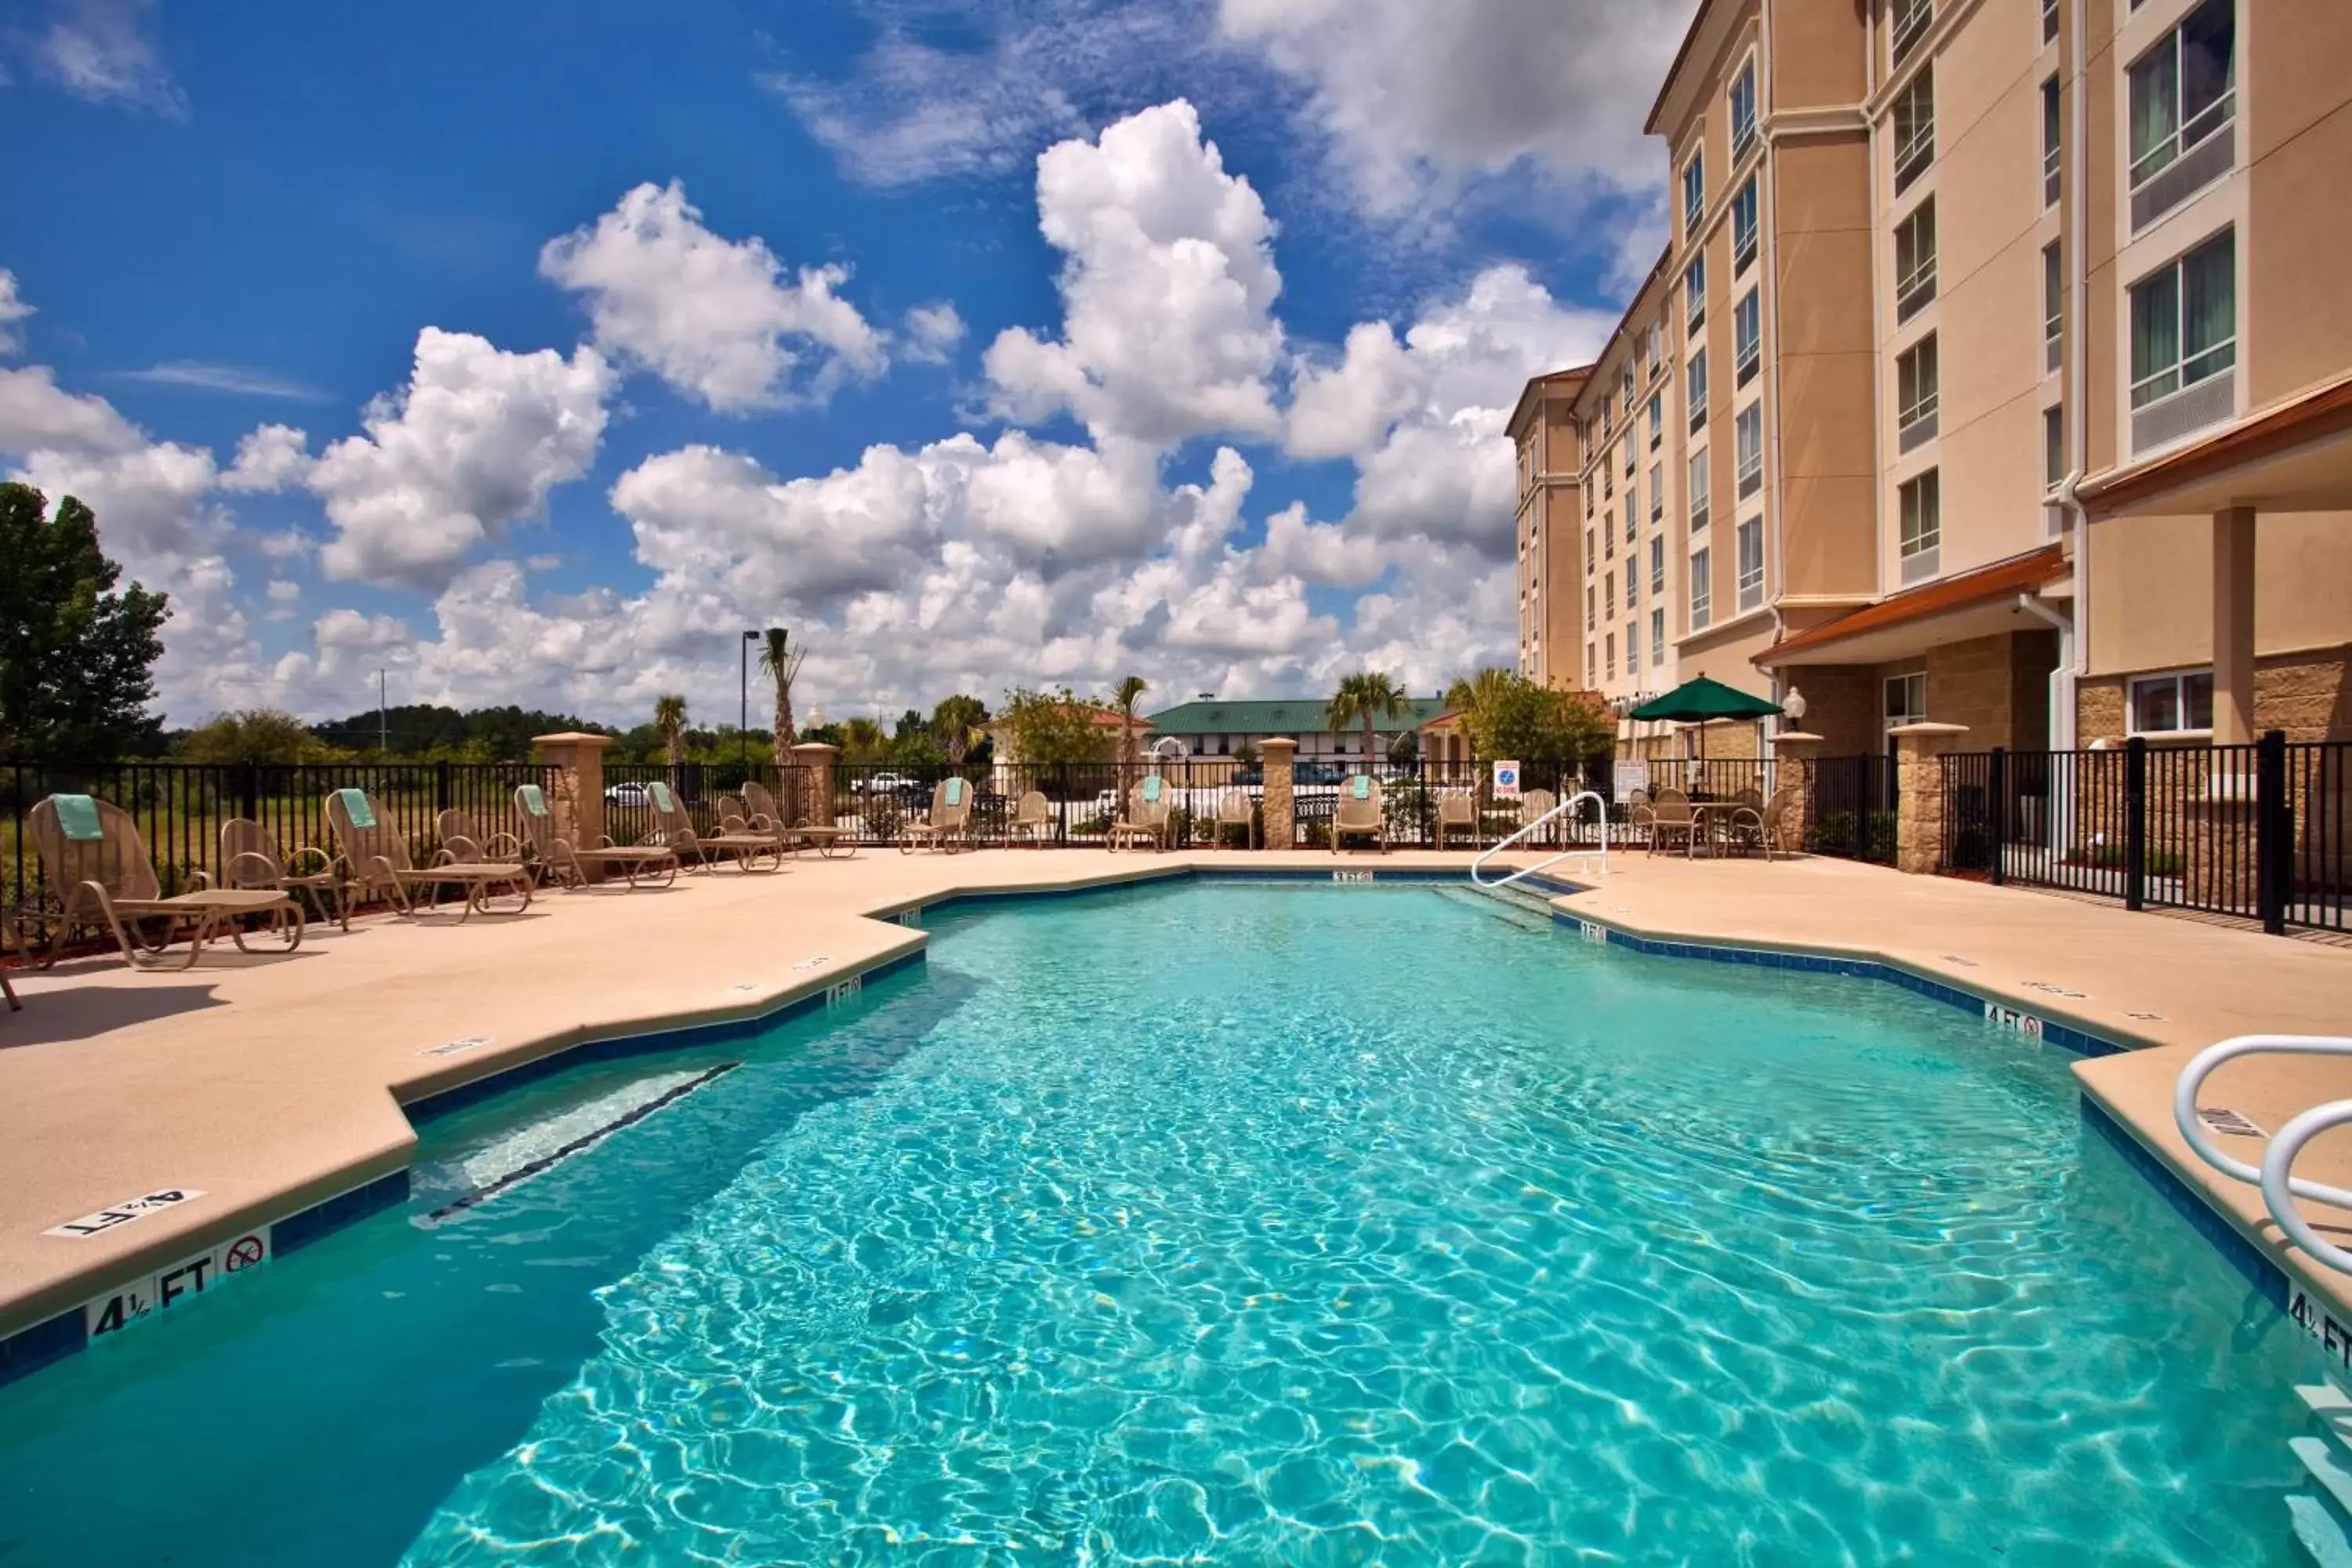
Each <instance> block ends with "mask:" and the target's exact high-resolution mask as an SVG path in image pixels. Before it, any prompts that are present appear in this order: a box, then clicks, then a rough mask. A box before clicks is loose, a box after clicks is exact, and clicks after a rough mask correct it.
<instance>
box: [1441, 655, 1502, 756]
mask: <svg viewBox="0 0 2352 1568" xmlns="http://www.w3.org/2000/svg"><path fill="white" fill-rule="evenodd" d="M1517 679H1519V677H1518V675H1517V672H1516V671H1513V670H1508V669H1482V670H1480V671H1479V672H1478V673H1477V674H1475V675H1474V676H1471V677H1470V678H1469V679H1466V680H1457V681H1455V682H1454V684H1453V685H1451V686H1449V687H1447V688H1446V689H1445V706H1446V707H1447V708H1449V709H1451V710H1454V712H1456V713H1459V714H1460V715H1461V716H1462V733H1463V734H1464V735H1465V737H1467V738H1468V740H1469V742H1470V753H1471V755H1473V756H1476V757H1486V756H1487V752H1486V747H1485V746H1484V745H1482V744H1481V743H1480V738H1479V715H1480V713H1481V712H1482V710H1483V711H1486V712H1499V711H1501V710H1502V706H1503V704H1504V703H1505V702H1506V701H1507V700H1508V699H1509V694H1510V691H1511V683H1512V682H1513V681H1515V680H1517ZM1496 754H1497V755H1500V754H1501V753H1496Z"/></svg>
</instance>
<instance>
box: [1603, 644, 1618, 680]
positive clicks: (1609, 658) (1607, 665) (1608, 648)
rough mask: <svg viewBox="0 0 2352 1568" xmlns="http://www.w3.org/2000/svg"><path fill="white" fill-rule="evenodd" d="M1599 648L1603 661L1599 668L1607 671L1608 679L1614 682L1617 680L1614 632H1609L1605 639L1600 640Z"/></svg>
mask: <svg viewBox="0 0 2352 1568" xmlns="http://www.w3.org/2000/svg"><path fill="white" fill-rule="evenodd" d="M1601 647H1602V649H1603V654H1602V657H1603V659H1604V660H1605V662H1604V663H1603V664H1602V666H1601V668H1603V669H1604V670H1606V671H1607V673H1608V676H1609V679H1612V680H1614V679H1617V634H1616V633H1615V632H1611V633H1610V634H1609V635H1608V636H1607V637H1604V638H1602V639H1601Z"/></svg>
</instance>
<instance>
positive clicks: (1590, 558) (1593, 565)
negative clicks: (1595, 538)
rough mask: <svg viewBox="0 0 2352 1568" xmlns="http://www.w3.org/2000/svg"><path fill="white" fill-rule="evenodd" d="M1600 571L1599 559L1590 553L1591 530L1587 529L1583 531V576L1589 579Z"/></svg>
mask: <svg viewBox="0 0 2352 1568" xmlns="http://www.w3.org/2000/svg"><path fill="white" fill-rule="evenodd" d="M1600 569H1601V566H1600V557H1599V556H1597V555H1595V554H1593V553H1592V530H1591V529H1589V528H1588V529H1586V530H1585V531H1584V574H1585V575H1586V576H1588V577H1590V576H1591V575H1592V574H1593V573H1595V572H1597V571H1599V570H1600Z"/></svg>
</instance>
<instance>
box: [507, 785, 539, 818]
mask: <svg viewBox="0 0 2352 1568" xmlns="http://www.w3.org/2000/svg"><path fill="white" fill-rule="evenodd" d="M515 793H516V794H517V795H520V796H522V808H523V809H524V810H525V811H527V812H529V813H530V814H531V815H532V816H546V815H547V795H546V793H545V792H544V791H542V790H541V788H540V787H539V786H538V785H537V784H525V785H523V786H522V788H520V789H519V790H517V791H516V792H515Z"/></svg>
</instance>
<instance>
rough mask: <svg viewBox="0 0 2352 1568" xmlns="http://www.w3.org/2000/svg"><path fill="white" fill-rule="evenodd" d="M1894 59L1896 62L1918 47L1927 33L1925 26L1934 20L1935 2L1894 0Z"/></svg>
mask: <svg viewBox="0 0 2352 1568" xmlns="http://www.w3.org/2000/svg"><path fill="white" fill-rule="evenodd" d="M1894 19H1895V38H1894V52H1895V58H1896V59H1898V60H1900V59H1901V58H1903V57H1905V56H1906V55H1907V54H1909V53H1910V52H1911V51H1912V50H1913V49H1915V48H1916V47H1918V45H1919V40H1920V38H1921V37H1925V36H1926V34H1927V24H1928V23H1930V22H1932V21H1934V20H1935V19H1936V4H1935V0H1895V18H1894Z"/></svg>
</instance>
